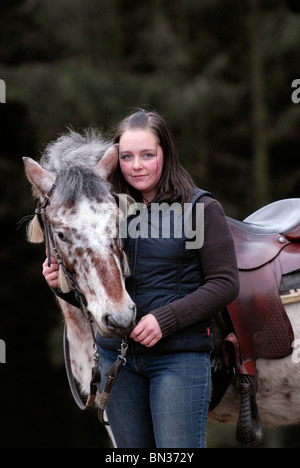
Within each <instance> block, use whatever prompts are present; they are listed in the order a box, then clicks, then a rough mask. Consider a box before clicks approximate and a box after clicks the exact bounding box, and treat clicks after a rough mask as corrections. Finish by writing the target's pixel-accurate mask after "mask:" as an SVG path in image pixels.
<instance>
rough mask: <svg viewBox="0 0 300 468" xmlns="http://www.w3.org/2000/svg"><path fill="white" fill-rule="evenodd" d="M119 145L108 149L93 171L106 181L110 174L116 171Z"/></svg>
mask: <svg viewBox="0 0 300 468" xmlns="http://www.w3.org/2000/svg"><path fill="white" fill-rule="evenodd" d="M118 155H119V145H117V144H115V145H113V146H111V147H110V148H108V150H107V151H106V152H105V154H104V156H103V158H102V159H101V160H100V161H99V162H98V164H97V166H96V168H95V170H96V172H97V173H98V174H99V175H100V176H101V177H102V179H104V180H107V179H109V178H110V176H111V175H112V173H113V172H114V171H115V170H116V167H117V164H118Z"/></svg>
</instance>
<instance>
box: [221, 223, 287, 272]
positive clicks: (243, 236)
mask: <svg viewBox="0 0 300 468" xmlns="http://www.w3.org/2000/svg"><path fill="white" fill-rule="evenodd" d="M227 221H228V224H229V228H230V231H231V234H232V237H233V240H234V245H235V250H236V255H237V263H238V268H239V270H252V269H255V268H259V267H260V266H262V265H264V264H265V263H268V262H270V261H271V260H273V259H274V258H275V257H276V256H277V255H278V254H279V252H280V251H281V250H282V249H283V247H285V246H286V245H287V244H289V241H288V240H287V239H286V238H285V237H284V236H282V235H280V234H258V233H256V232H251V231H248V230H246V229H243V223H242V222H236V221H235V220H232V219H231V218H227Z"/></svg>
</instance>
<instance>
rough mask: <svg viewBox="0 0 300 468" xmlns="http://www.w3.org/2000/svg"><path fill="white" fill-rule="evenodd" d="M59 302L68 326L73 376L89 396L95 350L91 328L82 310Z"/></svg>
mask: <svg viewBox="0 0 300 468" xmlns="http://www.w3.org/2000/svg"><path fill="white" fill-rule="evenodd" d="M58 302H59V305H60V307H61V309H62V312H63V314H64V318H65V322H66V325H67V338H68V341H69V349H70V360H71V365H72V371H73V375H74V377H75V378H76V380H77V381H78V382H79V383H80V384H81V387H82V390H83V391H84V392H86V393H87V394H88V393H89V389H90V388H89V387H90V380H91V367H92V364H93V350H94V349H93V344H94V342H93V336H92V333H91V327H90V324H89V322H88V321H87V320H86V319H85V318H84V316H83V314H82V312H81V310H80V309H78V308H76V307H73V306H72V305H70V304H69V303H67V302H65V301H63V300H61V299H58ZM95 333H96V332H95Z"/></svg>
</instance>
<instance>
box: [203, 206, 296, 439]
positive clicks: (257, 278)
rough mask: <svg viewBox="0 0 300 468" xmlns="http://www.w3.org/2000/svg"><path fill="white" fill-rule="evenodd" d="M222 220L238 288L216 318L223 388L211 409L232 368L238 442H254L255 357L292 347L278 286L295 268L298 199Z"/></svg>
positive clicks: (282, 353)
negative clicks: (231, 249)
mask: <svg viewBox="0 0 300 468" xmlns="http://www.w3.org/2000/svg"><path fill="white" fill-rule="evenodd" d="M227 220H228V223H229V227H230V230H231V232H232V235H233V239H234V244H235V248H236V253H237V262H238V269H239V277H240V292H239V296H238V297H237V299H236V300H235V301H234V302H232V303H231V304H229V306H228V308H227V310H226V311H223V312H222V313H221V314H218V316H217V317H216V320H215V322H216V323H215V330H216V340H215V344H216V354H217V355H218V353H219V355H220V350H221V353H222V357H223V358H224V362H225V364H226V371H225V372H226V373H224V374H223V377H222V374H220V375H221V377H220V376H219V380H220V379H221V380H222V382H223V385H221V386H220V382H218V383H217V384H216V387H217V388H219V389H220V387H223V388H221V390H219V394H218V391H217V395H215V398H214V399H213V401H212V408H213V407H215V406H216V404H217V403H218V401H220V399H221V398H222V394H224V391H226V388H227V386H228V384H229V383H230V382H231V381H232V377H233V371H234V375H235V384H236V385H237V388H238V390H239V392H240V395H241V408H240V417H239V421H238V425H237V440H239V441H240V442H241V443H243V444H245V445H255V444H256V443H257V442H259V441H260V440H261V439H262V437H263V433H262V426H261V423H260V420H259V415H258V412H257V407H256V401H255V394H256V391H257V379H256V364H255V361H256V360H257V359H258V358H267V359H281V358H284V357H286V356H288V355H289V354H291V352H292V350H293V347H292V343H293V340H294V333H293V329H292V326H291V323H290V321H289V318H288V316H287V314H286V312H285V309H284V306H283V304H282V300H281V296H280V290H281V288H282V287H281V286H282V284H283V278H284V277H285V276H286V275H291V274H292V273H293V272H296V271H297V270H299V271H300V199H298V198H296V199H286V200H281V201H277V202H275V203H271V204H270V205H267V206H265V207H263V208H261V209H260V210H258V211H256V212H255V213H253V214H252V215H251V216H249V217H248V218H246V219H245V220H244V221H242V222H241V221H237V220H234V219H232V218H227ZM298 278H299V276H298ZM298 287H300V284H298ZM230 369H231V370H232V373H231V372H228V370H230Z"/></svg>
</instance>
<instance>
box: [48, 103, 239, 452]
mask: <svg viewBox="0 0 300 468" xmlns="http://www.w3.org/2000/svg"><path fill="white" fill-rule="evenodd" d="M114 142H115V143H118V144H119V164H118V167H117V170H116V172H115V174H114V177H113V185H114V188H115V191H117V192H118V193H126V194H128V195H130V196H131V197H133V198H134V199H135V201H137V202H139V203H143V204H144V205H145V207H146V208H145V210H146V215H145V214H144V218H143V219H144V221H143V222H144V228H145V223H146V232H149V233H151V226H152V224H153V216H151V215H152V214H153V213H152V210H153V207H154V206H159V207H161V206H164V207H165V206H170V207H172V206H174V204H176V206H177V207H178V206H181V207H182V219H183V218H184V213H185V212H187V210H188V208H187V207H191V213H192V225H193V227H195V226H197V227H199V223H198V222H197V221H198V220H197V216H198V213H200V210H198V209H197V205H198V207H199V204H203V205H204V216H203V218H201V219H202V221H203V222H204V226H203V222H202V225H201V229H202V230H203V234H204V237H203V238H204V242H203V243H202V244H203V245H202V244H201V246H199V248H191V243H190V244H189V243H188V242H187V241H188V238H187V235H186V233H185V230H184V229H182V235H181V236H180V237H179V236H178V235H176V234H175V224H176V223H175V219H174V218H175V216H173V217H172V216H168V219H167V220H165V219H164V217H163V216H162V217H161V218H159V219H160V221H159V223H160V225H159V226H158V235H155V236H154V237H153V236H152V237H151V235H143V236H142V235H138V229H139V227H140V226H139V225H140V224H141V221H140V218H139V219H138V221H139V222H136V224H135V226H136V229H137V235H130V234H128V235H127V236H126V237H125V239H124V249H125V252H126V254H127V257H128V260H129V266H130V270H131V276H130V277H129V278H128V280H127V290H128V292H129V294H130V295H131V297H132V299H133V301H134V302H135V304H136V306H137V325H136V327H135V328H134V330H133V331H132V333H131V334H130V337H129V339H128V344H129V348H128V352H127V354H126V365H125V366H124V368H123V369H122V371H121V372H120V374H119V376H118V379H117V381H116V383H115V386H114V387H113V390H112V392H111V394H110V399H109V401H108V404H107V407H106V412H107V416H108V420H109V423H110V426H111V430H112V432H113V435H114V438H115V441H116V445H117V447H118V448H155V447H156V448H201V447H205V431H206V420H207V414H208V408H209V402H210V381H211V376H210V353H211V351H212V349H213V339H212V329H211V319H212V317H213V316H214V314H216V313H217V312H218V311H220V310H222V309H223V308H224V307H226V305H227V304H229V303H230V302H232V301H233V300H234V299H235V298H236V296H237V294H238V285H239V283H238V271H237V265H236V257H235V249H234V244H233V240H232V237H231V233H230V230H229V228H228V225H227V221H226V218H225V215H224V212H223V210H222V207H221V205H220V204H219V202H218V201H216V200H215V199H214V198H213V196H212V195H211V194H210V193H208V192H205V191H203V190H200V189H198V188H197V187H195V185H194V183H193V181H192V178H191V177H190V176H189V175H188V173H187V172H186V171H185V170H184V169H183V167H182V166H181V164H180V163H179V159H178V156H177V152H176V149H175V145H174V141H173V138H172V135H171V132H170V130H169V128H168V126H167V124H166V122H165V121H164V119H163V118H162V117H161V116H160V115H159V114H156V113H153V112H149V113H148V112H145V111H141V110H140V111H138V112H136V113H134V114H132V115H130V116H129V117H127V118H126V119H125V120H123V121H122V122H121V124H120V125H119V128H118V130H117V132H116V135H115V138H114ZM163 204H164V205H163ZM166 204H167V205H166ZM177 213H178V212H177ZM169 214H170V212H168V215H169ZM145 216H146V217H145ZM136 218H137V214H133V215H132V216H129V217H128V225H129V224H130V222H132V220H136ZM155 219H156V220H157V219H158V218H155ZM177 221H178V220H177ZM164 222H168V223H169V226H168V229H169V230H168V235H167V236H166V235H163V233H164V230H163V226H162V225H163V223H164ZM148 228H149V229H148ZM196 235H197V233H196ZM43 274H44V276H45V277H46V279H47V281H48V283H49V284H50V285H51V286H54V287H55V286H56V285H57V284H56V281H57V272H56V266H55V264H54V265H51V267H50V268H48V266H47V264H46V262H45V263H44V269H43ZM98 344H99V347H100V356H101V365H102V370H101V373H102V374H103V378H102V382H103V383H104V382H105V378H104V374H105V373H106V372H107V371H108V370H109V369H110V367H111V365H112V363H113V362H114V361H115V360H116V358H117V356H118V354H119V351H118V350H119V349H120V340H118V339H114V338H105V337H102V336H98Z"/></svg>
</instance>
